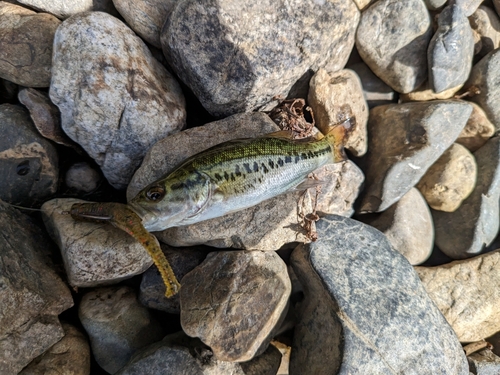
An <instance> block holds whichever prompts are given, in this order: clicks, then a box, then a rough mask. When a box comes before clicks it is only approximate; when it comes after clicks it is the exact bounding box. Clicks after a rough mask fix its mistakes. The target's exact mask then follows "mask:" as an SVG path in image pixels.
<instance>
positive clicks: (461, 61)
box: [427, 4, 474, 93]
mask: <svg viewBox="0 0 500 375" xmlns="http://www.w3.org/2000/svg"><path fill="white" fill-rule="evenodd" d="M473 56H474V36H473V35H472V29H471V27H470V24H469V20H468V19H467V17H466V16H465V14H464V10H463V9H462V8H461V7H460V6H458V5H456V4H455V5H449V6H447V7H446V8H444V9H443V11H442V12H441V13H440V14H439V17H438V28H437V30H436V33H435V34H434V36H433V37H432V39H431V41H430V43H429V48H428V50H427V59H428V63H429V82H430V84H431V87H432V89H433V90H434V91H435V92H436V93H439V92H442V91H445V90H448V89H451V88H454V87H457V86H462V85H463V84H464V83H465V81H466V80H467V78H468V77H469V73H470V70H471V68H472V58H473Z"/></svg>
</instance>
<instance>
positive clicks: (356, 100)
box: [308, 69, 368, 156]
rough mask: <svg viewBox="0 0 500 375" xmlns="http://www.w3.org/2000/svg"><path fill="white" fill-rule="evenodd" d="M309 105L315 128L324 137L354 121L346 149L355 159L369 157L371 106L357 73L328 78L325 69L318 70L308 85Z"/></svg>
mask: <svg viewBox="0 0 500 375" xmlns="http://www.w3.org/2000/svg"><path fill="white" fill-rule="evenodd" d="M308 102H309V105H310V106H311V108H312V110H313V113H314V120H315V122H316V126H317V127H318V129H319V130H320V131H321V132H322V133H323V134H326V133H328V130H329V129H330V127H331V126H333V125H336V124H340V123H342V122H343V121H345V120H347V119H349V118H352V117H354V118H355V119H356V126H355V128H354V131H353V132H352V133H351V134H349V136H348V138H347V140H346V142H345V144H344V147H345V148H346V149H347V150H349V151H351V152H352V154H353V155H354V156H362V155H364V154H365V153H366V149H367V147H368V142H367V139H366V136H367V135H366V123H367V122H368V104H367V103H366V100H365V98H364V96H363V88H362V86H361V81H360V79H359V77H358V76H357V74H356V73H355V72H354V71H352V70H349V69H344V70H341V71H339V72H336V73H331V74H328V73H327V72H326V70H324V69H320V70H318V71H317V72H316V74H315V75H314V76H313V77H312V78H311V81H310V82H309V96H308Z"/></svg>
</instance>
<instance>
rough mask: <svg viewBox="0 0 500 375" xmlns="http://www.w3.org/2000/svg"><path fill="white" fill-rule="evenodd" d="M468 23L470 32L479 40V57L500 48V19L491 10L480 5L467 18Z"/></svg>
mask: <svg viewBox="0 0 500 375" xmlns="http://www.w3.org/2000/svg"><path fill="white" fill-rule="evenodd" d="M469 22H470V25H471V27H472V30H474V31H475V32H476V33H477V34H478V35H479V37H480V38H481V49H480V50H479V52H478V55H479V57H483V56H485V55H486V54H488V53H489V52H491V51H493V50H494V49H497V48H498V47H500V19H499V18H498V15H497V14H496V13H495V11H494V10H493V9H490V8H489V7H486V6H484V5H481V6H480V7H479V8H477V10H476V11H475V12H474V14H472V15H471V16H470V17H469Z"/></svg>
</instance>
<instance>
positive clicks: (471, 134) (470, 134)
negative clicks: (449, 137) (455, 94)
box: [456, 102, 495, 152]
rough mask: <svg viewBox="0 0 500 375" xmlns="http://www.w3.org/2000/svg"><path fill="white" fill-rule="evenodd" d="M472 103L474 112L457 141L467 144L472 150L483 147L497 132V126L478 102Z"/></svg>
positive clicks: (463, 144)
mask: <svg viewBox="0 0 500 375" xmlns="http://www.w3.org/2000/svg"><path fill="white" fill-rule="evenodd" d="M470 104H471V105H472V114H471V115H470V117H469V120H468V121H467V124H465V128H464V129H463V130H462V132H461V133H460V135H459V136H458V138H457V141H456V142H457V143H460V144H461V145H462V146H465V147H466V148H467V149H468V150H469V151H470V152H474V151H476V150H478V149H479V148H481V147H482V146H483V145H484V144H485V143H486V142H487V141H488V139H490V138H491V137H493V135H494V134H495V126H494V125H493V124H492V123H491V122H490V120H488V117H487V116H486V113H484V111H483V110H482V109H481V107H479V106H478V105H477V104H476V103H473V102H470Z"/></svg>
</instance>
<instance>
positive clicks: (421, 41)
mask: <svg viewBox="0 0 500 375" xmlns="http://www.w3.org/2000/svg"><path fill="white" fill-rule="evenodd" d="M431 37H432V29H431V22H430V17H429V13H428V11H427V9H426V7H425V4H424V2H423V1H422V0H408V1H405V2H401V1H398V0H379V1H377V2H376V3H374V4H373V5H372V6H370V7H369V8H368V9H366V10H365V11H364V12H363V14H362V16H361V20H360V23H359V27H358V30H357V33H356V47H357V48H358V51H359V54H360V55H361V57H362V58H363V61H364V62H365V63H366V64H367V65H368V66H369V67H370V69H371V70H372V71H373V72H374V73H375V74H376V75H377V76H379V77H380V78H381V79H382V80H383V81H384V82H385V83H387V84H388V85H389V86H391V87H392V88H393V89H394V90H396V91H398V92H401V93H408V92H410V91H413V90H415V89H416V88H417V87H418V86H420V85H421V84H422V83H423V82H424V81H425V80H426V78H427V59H426V51H427V45H428V44H429V41H430V39H431Z"/></svg>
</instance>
